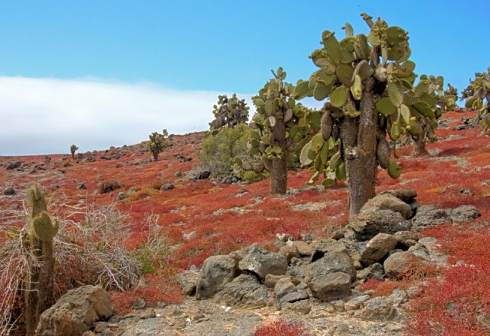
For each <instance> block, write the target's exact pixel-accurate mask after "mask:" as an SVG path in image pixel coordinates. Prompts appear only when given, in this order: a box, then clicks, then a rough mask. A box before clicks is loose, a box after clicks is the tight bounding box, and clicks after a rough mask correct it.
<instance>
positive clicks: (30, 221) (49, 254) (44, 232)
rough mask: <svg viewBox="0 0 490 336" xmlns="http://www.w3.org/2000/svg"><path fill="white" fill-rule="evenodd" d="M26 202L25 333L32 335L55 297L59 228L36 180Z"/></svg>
mask: <svg viewBox="0 0 490 336" xmlns="http://www.w3.org/2000/svg"><path fill="white" fill-rule="evenodd" d="M27 205H28V209H29V213H28V218H27V231H26V235H25V236H26V238H27V239H26V244H25V247H26V257H27V262H28V270H29V271H28V274H27V278H26V281H25V287H26V288H25V313H24V317H25V326H26V335H28V336H31V335H34V334H35V330H36V326H37V323H38V321H39V316H40V314H41V313H42V312H43V311H44V310H46V309H47V308H49V306H50V305H51V304H52V300H53V279H54V264H55V259H54V255H53V239H54V237H55V235H56V233H57V232H58V222H57V221H55V220H53V219H52V218H51V217H50V215H49V213H48V211H47V207H46V200H45V198H44V195H43V193H42V192H41V190H40V187H39V186H38V185H37V184H36V185H34V186H32V187H31V188H30V189H29V191H28V192H27Z"/></svg>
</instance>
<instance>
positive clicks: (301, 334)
mask: <svg viewBox="0 0 490 336" xmlns="http://www.w3.org/2000/svg"><path fill="white" fill-rule="evenodd" d="M254 335H255V336H311V334H309V333H308V332H307V331H306V330H305V327H304V325H303V324H301V323H299V322H291V321H284V320H277V321H274V322H272V323H270V324H267V325H264V326H262V327H260V328H259V329H257V331H255V334H254Z"/></svg>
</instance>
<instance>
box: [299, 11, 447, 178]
mask: <svg viewBox="0 0 490 336" xmlns="http://www.w3.org/2000/svg"><path fill="white" fill-rule="evenodd" d="M362 17H363V19H364V20H365V21H366V23H367V24H368V26H369V28H370V32H369V33H368V34H367V35H365V34H357V35H356V34H354V32H353V28H352V26H351V25H350V24H346V25H345V26H344V31H345V37H344V38H343V39H338V38H337V36H336V35H335V33H333V32H330V31H325V32H323V34H322V47H321V48H319V49H316V50H314V51H313V52H312V54H311V56H310V57H311V59H312V61H313V63H314V64H315V65H316V66H317V67H318V70H317V71H315V72H314V73H313V74H312V75H311V76H310V78H309V79H308V80H300V81H298V83H297V84H296V87H295V89H294V92H293V95H294V97H295V98H296V99H301V98H304V97H308V96H309V97H314V98H315V99H317V100H320V101H325V100H326V104H325V105H324V108H323V113H324V122H323V123H322V129H321V130H320V132H319V133H318V134H317V135H315V136H314V137H313V138H312V139H311V141H310V142H308V143H307V144H306V145H305V147H304V148H303V151H302V155H301V158H302V163H303V164H304V165H310V164H311V165H312V166H313V168H314V170H315V174H314V175H313V177H312V180H311V181H310V182H313V181H314V180H316V179H317V178H319V177H320V176H323V178H324V179H323V181H324V182H323V183H324V184H325V185H330V184H332V183H333V182H334V180H335V179H337V180H342V179H345V178H346V174H345V160H346V156H349V155H352V156H355V155H356V153H355V149H353V151H354V152H352V153H348V151H346V150H345V148H344V145H343V143H342V138H341V135H340V125H341V124H342V123H343V122H344V121H345V120H346V119H351V120H352V127H357V126H356V125H357V124H358V122H359V120H360V119H361V118H363V116H362V112H361V110H362V108H361V106H362V104H364V95H365V93H366V91H367V90H369V91H370V94H372V96H373V97H374V108H375V109H376V111H377V113H378V117H377V120H378V125H373V129H372V132H377V134H378V147H381V148H378V150H377V157H378V164H379V165H380V166H381V167H382V168H384V169H386V170H387V172H388V173H389V175H390V176H392V177H394V178H396V177H398V176H399V175H400V171H399V167H398V165H397V164H396V163H395V162H392V161H390V156H391V153H390V147H389V146H388V144H387V142H386V141H387V139H386V136H388V137H389V138H391V139H392V140H397V139H399V138H400V137H402V136H403V135H406V134H409V135H414V136H415V135H418V134H420V132H421V129H422V127H423V126H424V125H425V124H434V123H435V122H436V120H437V118H438V117H439V116H440V114H441V111H440V106H438V105H437V102H438V98H437V94H438V93H439V92H438V93H437V94H436V93H435V91H436V90H439V86H438V87H437V88H436V87H434V86H433V85H432V84H433V83H432V82H431V79H430V78H429V77H427V76H425V77H421V78H420V80H419V82H418V83H417V84H415V79H416V77H417V76H416V74H415V73H414V69H415V63H414V62H413V61H411V60H410V59H409V58H410V55H411V50H410V46H409V37H408V33H407V32H406V31H405V30H403V29H402V28H400V27H397V26H390V25H388V23H387V22H386V21H384V20H382V19H380V18H378V19H377V20H374V21H373V19H372V17H370V16H369V15H367V14H362ZM436 80H437V83H438V84H441V86H440V88H442V83H441V82H440V81H441V80H442V77H441V78H436ZM368 83H370V84H369V85H370V88H367V87H366V85H368ZM357 136H358V137H359V136H361V137H362V134H358V135H357Z"/></svg>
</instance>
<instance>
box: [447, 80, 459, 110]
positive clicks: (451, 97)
mask: <svg viewBox="0 0 490 336" xmlns="http://www.w3.org/2000/svg"><path fill="white" fill-rule="evenodd" d="M457 101H458V90H457V89H456V88H455V87H454V86H452V85H451V84H449V83H448V84H447V89H446V90H444V112H448V111H453V110H454V109H456V102H457Z"/></svg>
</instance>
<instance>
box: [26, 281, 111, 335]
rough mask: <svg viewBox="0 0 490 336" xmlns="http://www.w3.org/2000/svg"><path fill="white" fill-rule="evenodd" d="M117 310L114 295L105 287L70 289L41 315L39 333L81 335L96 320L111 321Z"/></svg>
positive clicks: (37, 333) (37, 332) (37, 331)
mask: <svg viewBox="0 0 490 336" xmlns="http://www.w3.org/2000/svg"><path fill="white" fill-rule="evenodd" d="M113 313H114V310H113V307H112V303H111V297H110V296H109V294H108V293H107V292H106V291H105V290H104V289H102V288H101V287H97V286H83V287H79V288H76V289H72V290H70V291H68V292H67V293H66V294H65V295H63V296H62V297H61V298H60V299H59V300H58V301H57V302H56V303H55V304H54V305H53V306H51V308H49V309H47V310H46V311H44V312H43V313H42V314H41V317H40V319H39V324H38V326H37V330H36V335H39V336H66V335H71V336H81V335H82V334H83V333H84V332H86V331H88V330H90V329H91V328H92V327H93V326H94V324H95V322H97V321H102V320H107V319H108V318H109V317H111V316H112V315H113Z"/></svg>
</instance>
